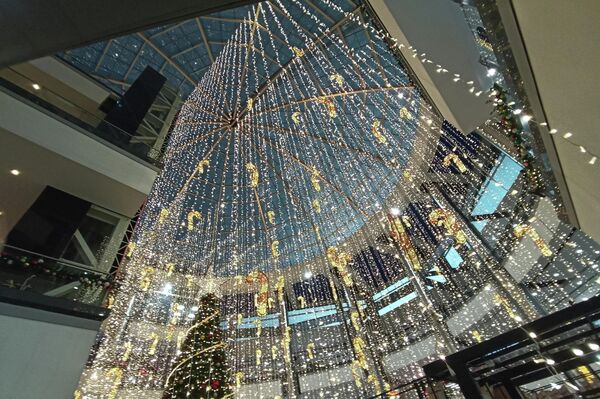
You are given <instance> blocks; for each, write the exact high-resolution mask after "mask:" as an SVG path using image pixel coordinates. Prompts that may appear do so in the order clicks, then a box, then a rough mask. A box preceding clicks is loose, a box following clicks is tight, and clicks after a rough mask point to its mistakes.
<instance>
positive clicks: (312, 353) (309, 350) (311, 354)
mask: <svg viewBox="0 0 600 399" xmlns="http://www.w3.org/2000/svg"><path fill="white" fill-rule="evenodd" d="M306 353H307V354H308V358H309V359H310V360H312V359H314V358H315V344H314V343H312V342H309V343H308V345H306Z"/></svg>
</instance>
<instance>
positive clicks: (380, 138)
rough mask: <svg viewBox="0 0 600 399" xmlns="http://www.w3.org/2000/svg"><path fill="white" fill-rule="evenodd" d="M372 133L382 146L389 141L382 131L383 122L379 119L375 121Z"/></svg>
mask: <svg viewBox="0 0 600 399" xmlns="http://www.w3.org/2000/svg"><path fill="white" fill-rule="evenodd" d="M371 133H373V136H375V138H376V139H377V141H379V142H380V143H381V144H385V143H387V139H386V138H385V136H384V135H383V133H382V131H381V122H379V121H378V120H377V119H375V120H374V121H373V124H372V125H371Z"/></svg>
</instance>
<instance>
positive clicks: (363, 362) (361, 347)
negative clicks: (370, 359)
mask: <svg viewBox="0 0 600 399" xmlns="http://www.w3.org/2000/svg"><path fill="white" fill-rule="evenodd" d="M352 347H353V348H354V353H355V354H356V361H357V362H358V364H359V365H360V367H362V368H363V369H365V370H368V369H369V365H368V363H367V355H365V341H364V340H363V339H362V338H361V337H354V338H353V339H352Z"/></svg>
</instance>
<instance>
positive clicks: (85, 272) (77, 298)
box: [0, 245, 112, 316]
mask: <svg viewBox="0 0 600 399" xmlns="http://www.w3.org/2000/svg"><path fill="white" fill-rule="evenodd" d="M111 283H112V281H111V277H110V276H109V275H108V274H107V273H104V272H100V271H97V270H93V269H90V268H87V267H85V266H82V265H78V264H76V263H73V262H69V261H65V260H61V259H56V258H52V257H49V256H44V255H41V254H38V253H35V252H31V251H27V250H24V249H20V248H16V247H13V246H10V245H4V246H3V247H2V250H1V251H0V287H2V288H3V289H4V290H6V289H7V288H9V289H12V291H21V292H22V293H23V294H26V293H34V294H37V295H34V297H35V296H39V295H43V296H45V297H52V298H62V299H63V300H67V301H71V302H75V303H78V304H82V305H83V304H85V305H92V306H90V307H89V309H92V308H96V310H97V307H102V306H103V303H104V302H105V298H106V295H107V292H108V289H109V288H110V286H111ZM34 301H35V298H34ZM55 302H56V301H55ZM77 309H78V311H80V312H81V311H84V312H85V311H87V310H88V307H86V306H79V307H77ZM96 310H95V311H94V313H97V311H96ZM105 313H106V312H105ZM99 316H103V315H102V314H99Z"/></svg>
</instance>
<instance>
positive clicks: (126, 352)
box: [121, 341, 133, 362]
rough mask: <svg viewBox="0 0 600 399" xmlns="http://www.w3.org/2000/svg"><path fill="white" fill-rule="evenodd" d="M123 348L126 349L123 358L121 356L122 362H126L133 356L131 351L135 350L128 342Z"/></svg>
mask: <svg viewBox="0 0 600 399" xmlns="http://www.w3.org/2000/svg"><path fill="white" fill-rule="evenodd" d="M123 348H125V351H124V352H123V356H121V360H122V361H124V362H126V361H127V360H129V356H130V355H131V350H132V349H133V346H132V345H131V342H129V341H127V342H126V343H125V345H123Z"/></svg>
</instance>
